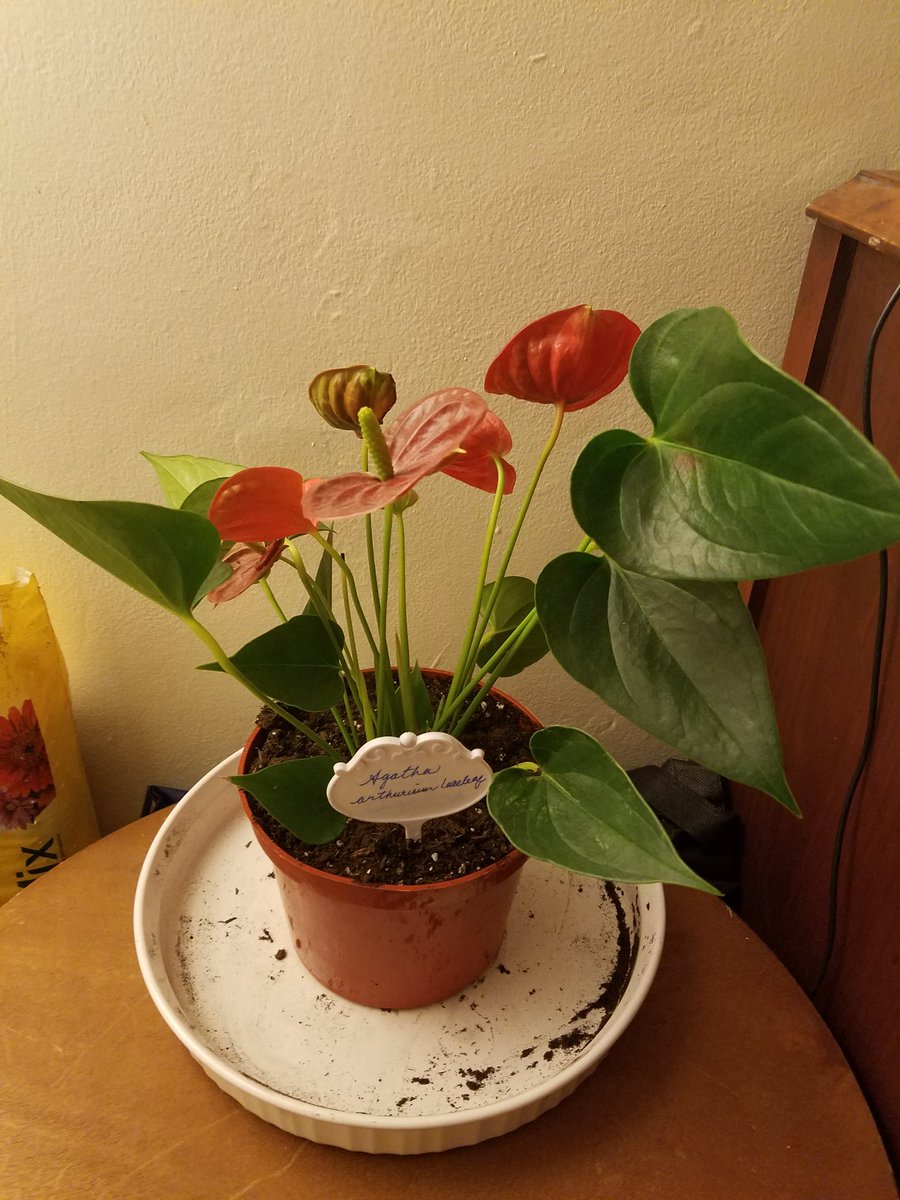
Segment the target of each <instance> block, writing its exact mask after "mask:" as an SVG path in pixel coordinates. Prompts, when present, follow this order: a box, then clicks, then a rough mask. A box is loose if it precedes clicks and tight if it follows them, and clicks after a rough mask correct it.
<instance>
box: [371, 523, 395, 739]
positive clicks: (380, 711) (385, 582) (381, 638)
mask: <svg viewBox="0 0 900 1200" xmlns="http://www.w3.org/2000/svg"><path fill="white" fill-rule="evenodd" d="M393 523H394V506H393V504H389V505H388V506H387V508H386V509H385V510H384V530H383V533H382V538H381V593H380V597H379V598H380V607H379V609H378V650H377V652H376V655H375V709H376V717H377V727H378V733H379V735H383V734H385V733H387V732H389V730H388V729H387V728H386V724H388V725H389V724H390V708H389V702H388V689H389V688H391V687H392V686H393V681H392V679H391V673H390V672H391V667H390V661H391V660H390V651H389V649H388V638H387V616H388V613H387V610H388V596H389V594H390V575H391V530H392V527H393ZM391 707H392V706H391Z"/></svg>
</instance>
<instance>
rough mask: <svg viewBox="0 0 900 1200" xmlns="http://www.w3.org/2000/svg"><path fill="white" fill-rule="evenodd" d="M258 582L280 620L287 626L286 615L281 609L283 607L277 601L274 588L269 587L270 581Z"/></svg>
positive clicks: (262, 580) (261, 580)
mask: <svg viewBox="0 0 900 1200" xmlns="http://www.w3.org/2000/svg"><path fill="white" fill-rule="evenodd" d="M257 582H258V583H259V586H260V587H261V588H262V590H263V594H264V595H265V597H266V599H267V600H268V601H269V603H270V604H271V605H272V607H273V608H274V609H275V612H276V613H277V614H278V619H279V620H280V621H281V622H282V623H283V624H287V617H286V616H285V614H284V609H283V608H282V607H281V605H280V604H279V603H278V601H277V599H276V598H275V593H274V592H273V591H272V588H271V587H270V586H269V581H268V579H260V580H258V581H257Z"/></svg>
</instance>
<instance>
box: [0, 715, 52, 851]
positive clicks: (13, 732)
mask: <svg viewBox="0 0 900 1200" xmlns="http://www.w3.org/2000/svg"><path fill="white" fill-rule="evenodd" d="M55 795H56V790H55V788H54V786H53V774H52V772H51V770H50V760H49V759H48V757H47V749H46V747H45V746H44V739H43V737H42V735H41V727H40V725H39V724H38V719H37V713H36V712H35V711H34V705H33V704H32V703H31V701H30V700H26V701H25V702H24V704H23V705H22V707H21V709H18V708H16V707H15V706H13V707H12V708H11V709H10V710H9V714H8V715H7V716H6V717H0V828H2V829H27V827H28V826H29V825H31V824H32V823H33V822H34V821H35V820H36V818H37V817H38V815H39V814H40V813H41V812H42V811H43V810H44V809H45V808H46V807H47V805H48V804H49V803H50V801H51V800H52V799H53V797H54V796H55Z"/></svg>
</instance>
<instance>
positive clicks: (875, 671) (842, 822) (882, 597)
mask: <svg viewBox="0 0 900 1200" xmlns="http://www.w3.org/2000/svg"><path fill="white" fill-rule="evenodd" d="M898 300H900V286H898V287H897V288H896V289H895V290H894V292H893V294H892V295H891V297H890V299H889V300H888V302H887V304H886V305H885V306H884V308H883V309H882V312H881V316H880V317H879V318H878V320H877V321H876V322H875V327H874V329H873V330H872V333H871V336H870V337H869V344H868V347H867V349H866V363H865V369H864V371H863V389H862V427H863V433H864V434H865V435H866V437H867V438H868V439H869V441H870V442H873V443H874V437H873V434H872V367H873V364H874V362H875V350H876V347H877V346H878V339H879V338H880V337H881V331H882V329H884V326H885V324H886V322H887V319H888V317H889V316H890V315H891V312H892V311H893V309H894V306H895V304H896V303H897V301H898ZM878 576H879V579H878V607H877V610H876V617H875V637H874V641H873V646H872V668H871V673H870V676H869V708H868V715H867V717H866V729H865V733H864V734H863V740H862V746H861V747H860V751H859V755H858V757H857V760H856V766H855V767H854V769H853V774H852V776H851V777H850V782H849V783H848V785H847V790H846V792H845V793H844V799H843V802H842V804H841V809H840V813H839V816H838V824H837V830H836V832H835V836H834V849H833V852H832V858H831V878H830V880H829V885H828V928H827V931H826V935H825V949H824V950H823V952H822V960H821V962H820V964H819V970H818V973H817V974H816V979H815V982H814V983H813V985H812V987H811V988H810V989H809V995H810V996H811V997H813V998H814V997H815V996H816V994H817V992H818V991H819V988H820V987H821V986H822V983H823V981H824V979H825V976H826V974H827V973H828V968H829V966H830V965H831V956H832V954H833V952H834V939H835V934H836V932H837V914H838V889H839V885H840V876H841V857H842V855H843V851H844V835H845V833H846V831H847V821H848V820H849V818H850V810H851V809H852V807H853V800H854V798H855V796H856V789H857V787H858V786H859V781H860V779H861V778H862V773H863V771H864V770H865V768H866V763H867V762H868V761H869V754H870V753H871V750H872V744H873V742H874V741H875V727H876V724H877V722H878V693H879V691H880V690H881V664H882V658H883V656H884V633H885V626H886V624H887V604H888V556H887V551H886V550H882V551H880V553H879V555H878Z"/></svg>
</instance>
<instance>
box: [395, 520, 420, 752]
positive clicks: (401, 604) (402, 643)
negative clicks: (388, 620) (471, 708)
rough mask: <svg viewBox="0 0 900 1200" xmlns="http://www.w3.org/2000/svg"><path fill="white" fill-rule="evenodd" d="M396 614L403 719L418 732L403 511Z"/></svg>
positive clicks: (398, 560) (399, 541) (398, 531)
mask: <svg viewBox="0 0 900 1200" xmlns="http://www.w3.org/2000/svg"><path fill="white" fill-rule="evenodd" d="M397 614H398V620H397V623H398V630H399V636H398V646H399V655H398V661H397V678H398V680H399V683H400V701H401V704H402V706H403V721H404V724H405V725H406V728H407V729H408V730H409V731H410V732H412V733H418V730H417V729H416V728H415V725H416V706H415V702H414V700H413V691H412V681H411V679H410V676H409V668H410V663H409V626H408V622H407V609H406V526H405V525H404V523H403V513H402V512H398V513H397Z"/></svg>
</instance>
